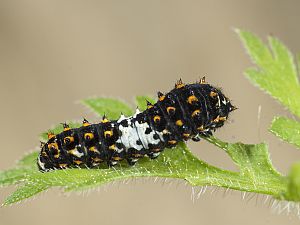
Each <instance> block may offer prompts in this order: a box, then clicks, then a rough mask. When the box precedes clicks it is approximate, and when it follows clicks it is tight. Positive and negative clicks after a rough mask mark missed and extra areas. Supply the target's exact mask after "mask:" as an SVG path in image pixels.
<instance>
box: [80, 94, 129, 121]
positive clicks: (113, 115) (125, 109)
mask: <svg viewBox="0 0 300 225" xmlns="http://www.w3.org/2000/svg"><path fill="white" fill-rule="evenodd" d="M82 103H83V104H84V105H86V106H87V107H88V108H90V109H92V110H93V111H94V112H95V113H96V114H97V115H99V116H103V115H104V114H105V115H106V116H107V117H108V118H109V119H111V120H115V119H118V118H119V117H120V113H121V112H122V113H123V114H124V115H125V116H131V115H132V114H133V110H132V108H131V107H129V106H128V104H127V103H125V102H123V101H121V100H117V99H112V98H88V99H84V100H83V101H82Z"/></svg>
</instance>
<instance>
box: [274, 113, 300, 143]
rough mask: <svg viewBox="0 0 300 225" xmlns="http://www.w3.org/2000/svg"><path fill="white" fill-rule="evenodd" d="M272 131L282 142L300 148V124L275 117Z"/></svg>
mask: <svg viewBox="0 0 300 225" xmlns="http://www.w3.org/2000/svg"><path fill="white" fill-rule="evenodd" d="M270 131H271V132H272V133H273V134H275V135H276V136H277V137H279V138H281V139H282V140H284V141H286V142H288V143H290V144H293V145H295V146H296V147H298V148H300V123H299V122H298V121H296V120H292V119H288V118H285V117H275V118H274V119H273V121H272V125H271V128H270Z"/></svg>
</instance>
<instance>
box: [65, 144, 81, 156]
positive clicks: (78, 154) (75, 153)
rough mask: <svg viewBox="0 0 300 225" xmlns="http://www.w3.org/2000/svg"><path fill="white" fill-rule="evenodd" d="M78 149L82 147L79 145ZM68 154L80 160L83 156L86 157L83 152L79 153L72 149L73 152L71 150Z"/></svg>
mask: <svg viewBox="0 0 300 225" xmlns="http://www.w3.org/2000/svg"><path fill="white" fill-rule="evenodd" d="M77 147H80V146H79V145H77V146H76V148H77ZM68 153H70V154H72V155H75V156H76V157H78V158H81V156H83V155H84V153H83V152H79V151H78V150H77V149H72V150H69V151H68Z"/></svg>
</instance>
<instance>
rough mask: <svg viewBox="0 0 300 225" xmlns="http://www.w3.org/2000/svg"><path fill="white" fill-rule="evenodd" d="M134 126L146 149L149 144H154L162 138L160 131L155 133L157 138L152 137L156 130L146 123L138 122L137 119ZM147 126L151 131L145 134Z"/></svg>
mask: <svg viewBox="0 0 300 225" xmlns="http://www.w3.org/2000/svg"><path fill="white" fill-rule="evenodd" d="M135 127H136V129H137V132H138V135H139V137H140V140H141V142H142V144H143V146H144V147H145V148H146V149H149V144H153V145H156V144H158V143H159V142H160V141H161V140H163V139H162V134H161V133H157V134H158V136H159V138H158V139H154V135H155V134H156V132H155V131H154V130H152V129H151V127H150V126H149V125H148V123H142V124H139V123H138V121H135ZM147 128H150V129H151V132H150V133H149V134H146V129H147Z"/></svg>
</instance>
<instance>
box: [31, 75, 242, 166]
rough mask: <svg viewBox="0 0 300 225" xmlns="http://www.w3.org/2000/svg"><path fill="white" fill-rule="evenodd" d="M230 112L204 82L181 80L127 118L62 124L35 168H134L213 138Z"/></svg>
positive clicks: (217, 92)
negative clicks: (181, 143)
mask: <svg viewBox="0 0 300 225" xmlns="http://www.w3.org/2000/svg"><path fill="white" fill-rule="evenodd" d="M235 109H236V108H235V107H234V106H233V105H232V104H231V103H230V101H229V99H228V98H227V97H225V96H224V94H223V93H222V92H221V91H220V90H219V89H217V88H215V87H213V86H211V85H209V84H207V83H206V82H205V78H204V77H203V78H202V79H201V80H200V81H199V82H197V83H194V84H184V83H183V82H182V81H181V79H180V80H179V81H177V83H176V84H175V88H174V89H173V90H171V91H170V92H169V93H167V94H162V93H161V92H158V101H157V102H156V103H155V104H151V103H150V102H147V109H146V110H145V111H143V112H140V111H139V110H138V109H137V111H136V113H135V114H134V115H133V116H131V117H125V116H124V115H121V116H120V118H119V119H118V120H112V121H109V120H108V119H107V118H106V117H105V116H104V117H103V119H102V121H101V122H100V123H97V124H90V123H89V122H88V121H87V120H84V121H83V125H82V127H80V128H73V129H71V128H70V127H69V126H68V125H67V124H66V123H64V124H63V127H64V131H63V132H61V133H60V134H57V135H54V134H52V133H49V134H48V138H49V140H48V142H47V143H43V144H42V149H41V152H40V154H39V156H38V159H37V164H38V167H39V169H40V170H41V171H49V170H53V169H65V168H69V167H83V166H86V167H88V168H92V167H97V166H99V164H100V163H102V162H106V163H107V164H108V165H109V166H113V165H116V164H117V163H118V162H119V161H121V160H123V159H126V160H127V162H128V164H129V165H134V164H135V163H136V162H137V161H138V159H139V158H142V157H144V156H146V155H147V156H148V157H149V158H151V159H155V158H156V157H158V155H159V154H160V153H161V151H163V149H165V148H172V147H174V146H176V144H177V143H178V142H179V141H182V140H184V141H186V140H188V139H192V140H193V141H199V140H200V137H201V136H208V135H212V131H215V130H216V128H219V127H221V126H223V124H224V122H225V121H226V120H227V118H228V114H229V113H230V112H231V111H233V110H235Z"/></svg>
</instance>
